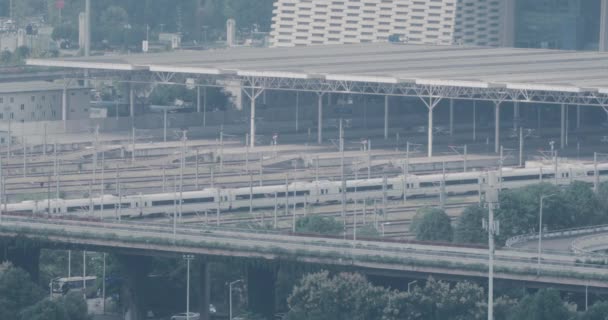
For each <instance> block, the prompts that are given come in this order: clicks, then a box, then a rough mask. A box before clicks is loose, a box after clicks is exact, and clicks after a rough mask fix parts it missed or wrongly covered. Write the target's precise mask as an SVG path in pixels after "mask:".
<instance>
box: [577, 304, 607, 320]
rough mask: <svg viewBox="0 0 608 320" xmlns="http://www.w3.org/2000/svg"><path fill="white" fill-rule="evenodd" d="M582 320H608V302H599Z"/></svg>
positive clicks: (590, 308)
mask: <svg viewBox="0 0 608 320" xmlns="http://www.w3.org/2000/svg"><path fill="white" fill-rule="evenodd" d="M580 320H608V302H597V303H595V304H593V305H592V306H591V307H589V309H588V310H587V311H585V312H584V313H583V314H582V315H581V317H580Z"/></svg>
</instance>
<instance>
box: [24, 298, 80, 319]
mask: <svg viewBox="0 0 608 320" xmlns="http://www.w3.org/2000/svg"><path fill="white" fill-rule="evenodd" d="M66 319H69V320H71V318H70V316H69V315H68V312H67V311H66V309H65V306H64V305H63V304H62V303H61V302H60V301H53V300H50V299H48V298H47V299H44V300H41V301H39V302H37V303H36V304H34V305H33V306H31V307H28V308H26V309H25V310H23V311H22V312H21V320H66Z"/></svg>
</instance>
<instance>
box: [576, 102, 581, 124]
mask: <svg viewBox="0 0 608 320" xmlns="http://www.w3.org/2000/svg"><path fill="white" fill-rule="evenodd" d="M580 128H581V105H580V104H579V105H577V106H576V129H577V130H578V129H580Z"/></svg>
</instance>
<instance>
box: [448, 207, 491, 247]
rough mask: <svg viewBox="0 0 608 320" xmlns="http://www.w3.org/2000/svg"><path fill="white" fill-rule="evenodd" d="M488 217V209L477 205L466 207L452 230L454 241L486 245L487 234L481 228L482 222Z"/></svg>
mask: <svg viewBox="0 0 608 320" xmlns="http://www.w3.org/2000/svg"><path fill="white" fill-rule="evenodd" d="M487 216H488V209H485V208H483V207H481V206H479V205H472V206H468V207H466V208H465V209H464V210H463V211H462V214H461V215H460V217H459V218H458V224H457V225H456V228H455V230H454V241H455V242H458V243H487V241H488V234H487V232H486V231H484V230H483V228H482V220H483V219H484V218H486V217H487Z"/></svg>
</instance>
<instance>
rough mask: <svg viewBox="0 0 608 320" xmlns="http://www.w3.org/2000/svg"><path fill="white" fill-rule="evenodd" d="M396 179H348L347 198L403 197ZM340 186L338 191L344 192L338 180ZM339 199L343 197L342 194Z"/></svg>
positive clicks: (350, 199) (351, 199)
mask: <svg viewBox="0 0 608 320" xmlns="http://www.w3.org/2000/svg"><path fill="white" fill-rule="evenodd" d="M395 180H396V179H386V180H385V179H384V178H376V179H361V180H349V181H346V200H347V201H355V200H357V201H359V200H365V199H370V198H378V197H384V195H385V193H386V197H387V198H388V199H397V198H401V196H402V192H401V188H400V184H399V183H397V184H396V183H395V182H396V181H395ZM338 183H339V184H340V187H339V188H338V192H342V187H341V184H342V183H341V182H338ZM338 199H341V198H340V196H339V198H338Z"/></svg>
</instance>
